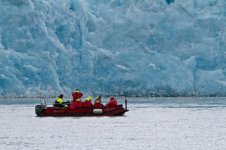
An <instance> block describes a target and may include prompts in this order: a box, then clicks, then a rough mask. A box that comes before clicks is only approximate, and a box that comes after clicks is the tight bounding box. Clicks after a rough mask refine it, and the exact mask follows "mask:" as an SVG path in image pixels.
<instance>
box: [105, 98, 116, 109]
mask: <svg viewBox="0 0 226 150" xmlns="http://www.w3.org/2000/svg"><path fill="white" fill-rule="evenodd" d="M117 105H118V102H117V100H116V99H115V97H114V96H112V97H110V99H109V101H108V103H107V104H106V107H115V106H117Z"/></svg>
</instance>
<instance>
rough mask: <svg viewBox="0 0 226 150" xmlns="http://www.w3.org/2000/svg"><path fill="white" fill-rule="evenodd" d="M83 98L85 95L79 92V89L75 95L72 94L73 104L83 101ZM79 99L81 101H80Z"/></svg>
mask: <svg viewBox="0 0 226 150" xmlns="http://www.w3.org/2000/svg"><path fill="white" fill-rule="evenodd" d="M82 96H83V93H82V92H81V91H80V90H79V89H76V90H75V91H74V92H73V93H72V97H73V102H76V101H79V100H80V101H81V98H82ZM78 99H79V100H78Z"/></svg>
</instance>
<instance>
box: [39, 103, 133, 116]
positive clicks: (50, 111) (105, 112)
mask: <svg viewBox="0 0 226 150" xmlns="http://www.w3.org/2000/svg"><path fill="white" fill-rule="evenodd" d="M40 102H41V104H40V105H36V106H35V113H36V115H37V116H38V117H45V116H77V117H79V116H122V115H124V114H125V112H127V111H129V110H127V99H125V108H124V107H123V105H116V106H114V107H106V106H103V107H102V108H101V109H99V108H98V109H96V108H94V107H92V108H83V107H81V108H75V109H70V108H69V107H64V108H59V107H48V106H47V105H46V103H45V100H44V99H41V100H40Z"/></svg>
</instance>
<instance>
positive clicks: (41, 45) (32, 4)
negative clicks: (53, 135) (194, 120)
mask: <svg viewBox="0 0 226 150" xmlns="http://www.w3.org/2000/svg"><path fill="white" fill-rule="evenodd" d="M225 8H226V1H225V0H205V1H204V0H189V1H184V0H175V1H169V0H168V1H166V0H105V1H96V0H48V1H46V0H0V14H1V15H0V95H2V96H36V95H39V94H42V95H46V96H48V95H55V94H59V93H66V94H70V92H71V91H72V90H74V89H75V88H80V89H81V90H83V91H85V92H88V93H92V94H93V93H101V94H103V93H104V94H116V95H117V94H120V95H130V96H141V95H164V96H177V95H181V96H191V95H201V96H209V95H212V96H225V95H226V94H225V93H226V62H225V59H226V58H225V56H226V52H225V48H226V43H225V42H226V31H225V29H226V9H225Z"/></svg>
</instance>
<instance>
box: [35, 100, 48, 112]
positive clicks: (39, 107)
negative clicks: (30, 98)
mask: <svg viewBox="0 0 226 150" xmlns="http://www.w3.org/2000/svg"><path fill="white" fill-rule="evenodd" d="M40 103H41V105H36V106H35V113H36V115H37V116H42V115H43V110H44V109H45V108H47V105H46V102H45V100H44V99H43V98H41V99H40Z"/></svg>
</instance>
